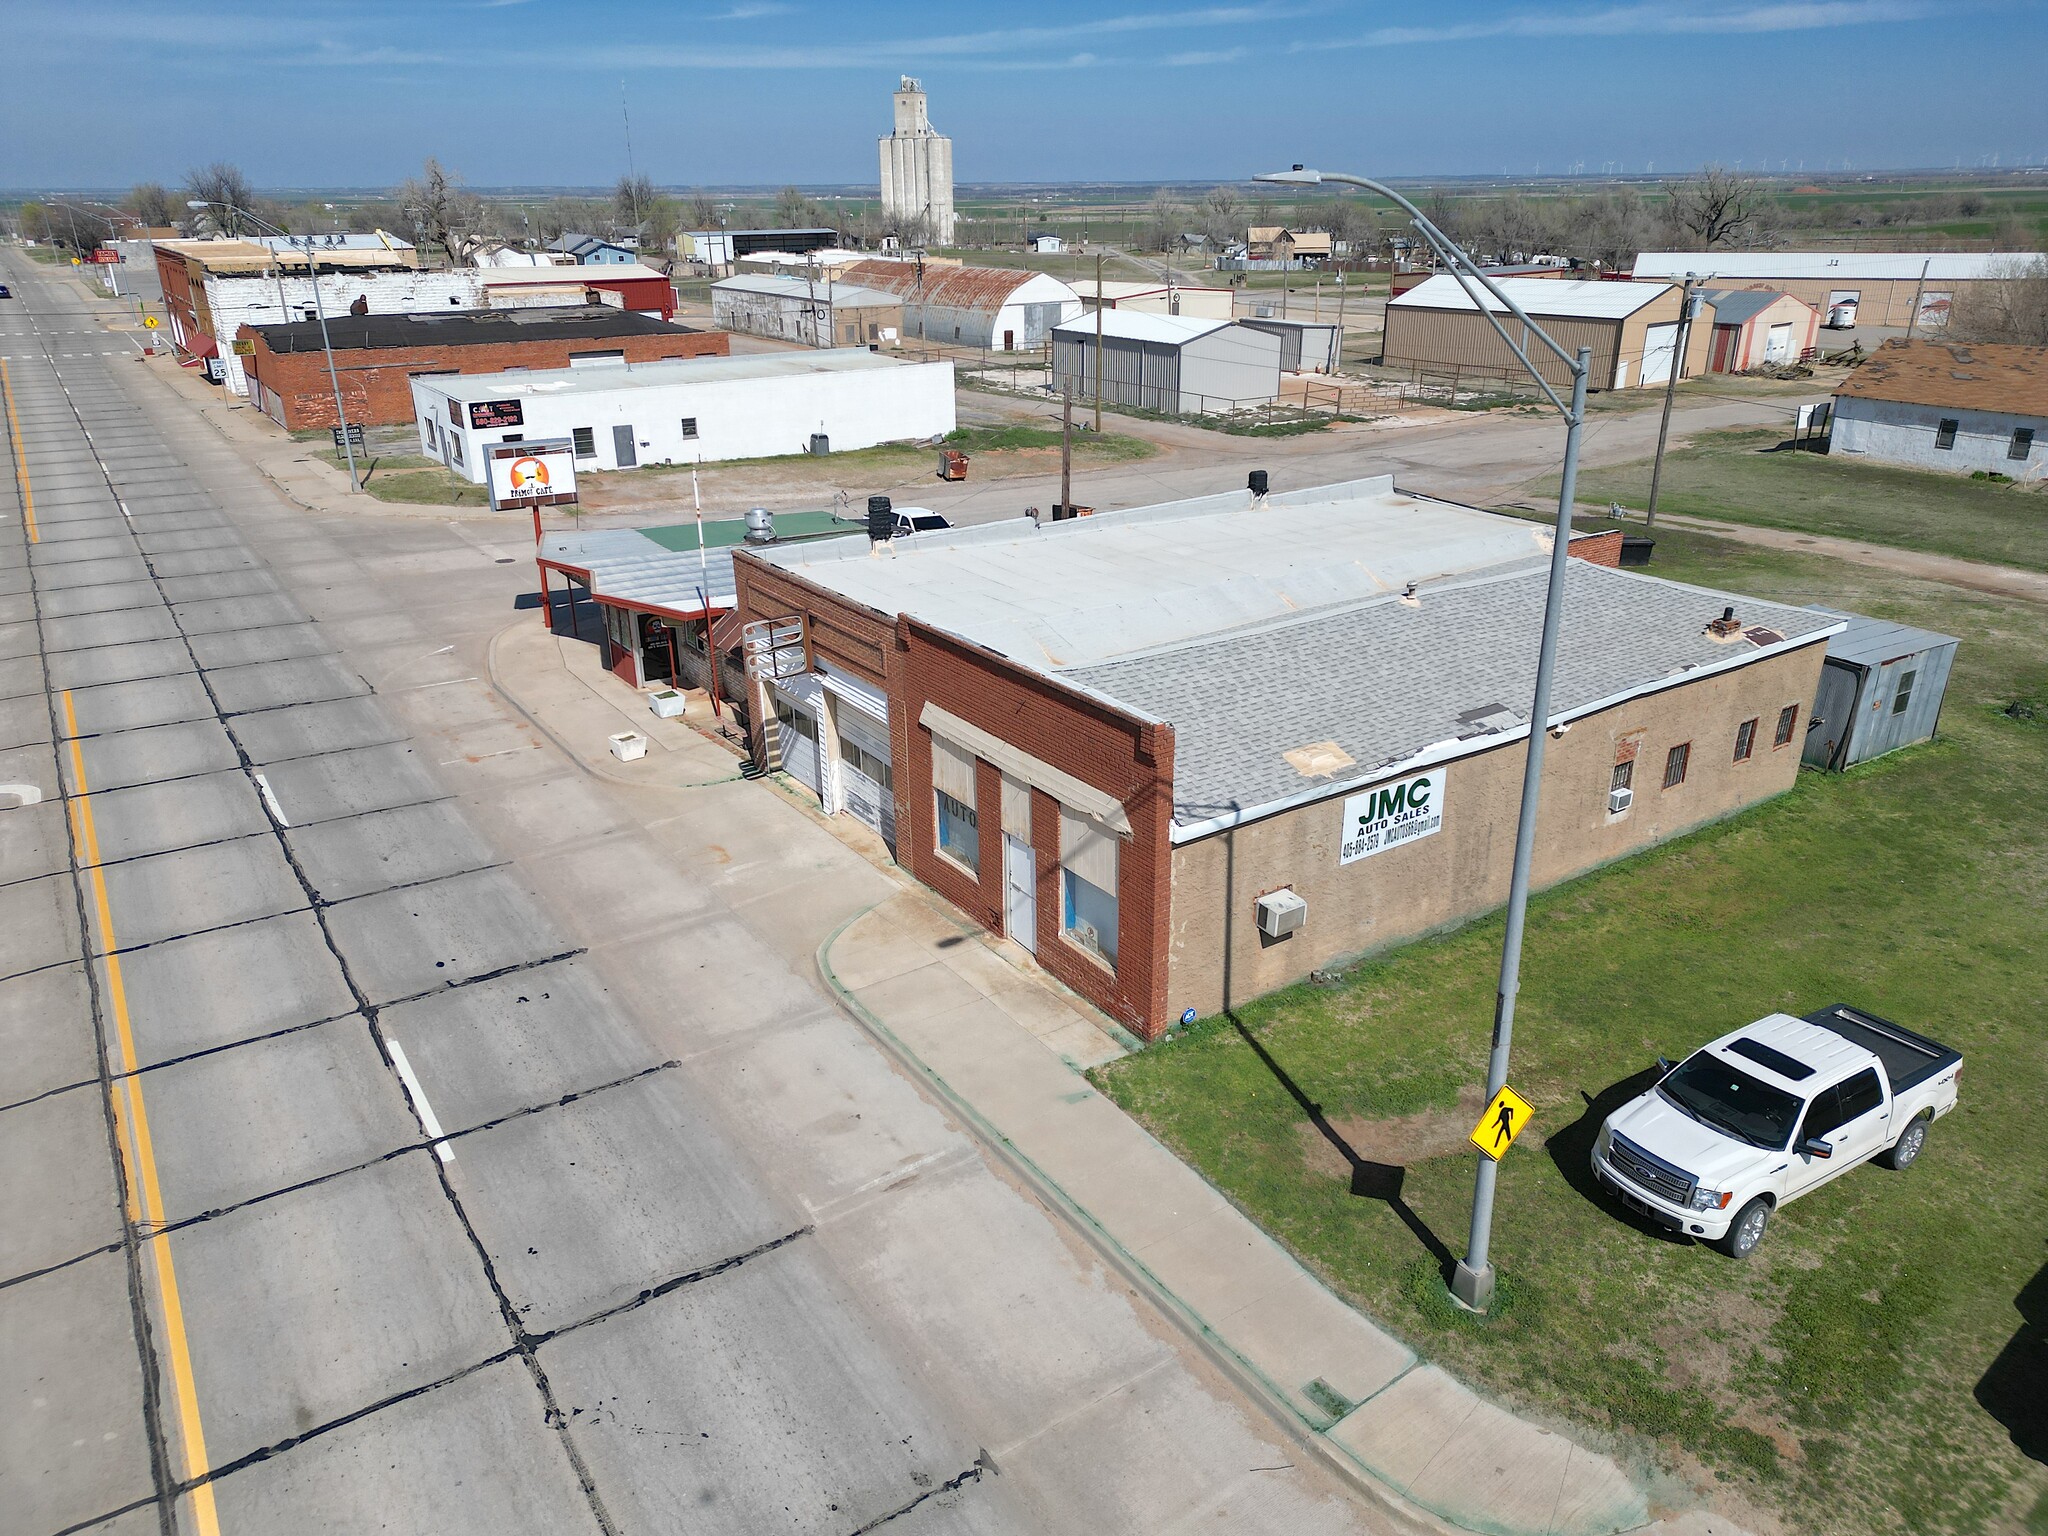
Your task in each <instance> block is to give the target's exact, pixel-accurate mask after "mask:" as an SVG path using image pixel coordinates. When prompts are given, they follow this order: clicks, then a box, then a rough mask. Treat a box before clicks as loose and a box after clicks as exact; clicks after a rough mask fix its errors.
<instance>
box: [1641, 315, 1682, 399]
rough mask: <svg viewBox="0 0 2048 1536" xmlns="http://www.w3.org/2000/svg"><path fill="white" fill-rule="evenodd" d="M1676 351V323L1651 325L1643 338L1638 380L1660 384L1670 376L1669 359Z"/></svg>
mask: <svg viewBox="0 0 2048 1536" xmlns="http://www.w3.org/2000/svg"><path fill="white" fill-rule="evenodd" d="M1677 351H1678V325H1677V323H1676V322H1673V323H1672V324H1670V325H1653V326H1651V327H1650V329H1649V330H1648V332H1646V333H1645V335H1644V338H1643V372H1642V377H1641V380H1640V382H1642V383H1644V384H1662V383H1663V382H1664V381H1665V380H1666V379H1668V378H1670V377H1671V359H1672V357H1673V356H1674V355H1675V354H1676V353H1677Z"/></svg>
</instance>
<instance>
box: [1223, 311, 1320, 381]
mask: <svg viewBox="0 0 2048 1536" xmlns="http://www.w3.org/2000/svg"><path fill="white" fill-rule="evenodd" d="M1237 323H1238V324H1239V325H1242V326H1246V327H1248V328H1249V329H1251V330H1254V331H1270V332H1271V333H1272V334H1273V335H1275V336H1278V337H1279V338H1280V366H1281V367H1282V368H1283V369H1285V370H1286V371H1287V372H1289V373H1300V372H1302V371H1303V370H1307V371H1308V372H1311V373H1335V372H1336V371H1337V351H1338V340H1337V327H1336V325H1335V324H1334V323H1332V322H1329V321H1320V320H1285V319H1281V318H1280V317H1278V316H1275V315H1246V316H1245V317H1244V318H1242V319H1241V320H1239V321H1238V322H1237Z"/></svg>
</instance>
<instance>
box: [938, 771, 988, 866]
mask: <svg viewBox="0 0 2048 1536" xmlns="http://www.w3.org/2000/svg"><path fill="white" fill-rule="evenodd" d="M932 794H933V797H934V798H935V799H936V800H937V801H938V807H939V851H940V852H941V853H943V854H945V855H946V856H947V857H948V858H950V859H952V860H954V861H955V862H956V863H959V864H963V865H965V866H966V867H967V868H968V869H970V870H972V871H974V873H976V874H977V875H978V874H980V873H981V820H980V818H979V817H978V816H976V814H975V812H974V808H973V807H972V806H969V805H962V804H961V803H960V802H959V801H958V800H955V799H954V798H953V797H952V796H951V795H949V794H947V793H946V792H945V791H944V790H943V789H938V790H934V791H932Z"/></svg>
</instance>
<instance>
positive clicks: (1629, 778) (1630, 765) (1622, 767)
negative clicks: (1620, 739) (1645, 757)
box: [1607, 758, 1636, 789]
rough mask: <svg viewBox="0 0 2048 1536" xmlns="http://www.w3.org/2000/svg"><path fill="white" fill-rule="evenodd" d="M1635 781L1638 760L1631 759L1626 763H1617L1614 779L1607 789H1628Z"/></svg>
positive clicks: (1609, 782) (1610, 781)
mask: <svg viewBox="0 0 2048 1536" xmlns="http://www.w3.org/2000/svg"><path fill="white" fill-rule="evenodd" d="M1635 781H1636V760H1635V759H1634V758H1630V759H1629V760H1628V761H1627V762H1625V763H1616V764H1615V765H1614V777H1613V778H1612V779H1610V780H1609V781H1608V784H1607V787H1608V788H1609V789H1627V788H1628V787H1629V786H1630V785H1632V784H1634V783H1635Z"/></svg>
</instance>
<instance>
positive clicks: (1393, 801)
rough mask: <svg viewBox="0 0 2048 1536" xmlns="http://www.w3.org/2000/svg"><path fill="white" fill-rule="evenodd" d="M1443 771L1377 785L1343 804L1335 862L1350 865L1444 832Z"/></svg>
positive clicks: (1353, 796) (1439, 770) (1419, 774)
mask: <svg viewBox="0 0 2048 1536" xmlns="http://www.w3.org/2000/svg"><path fill="white" fill-rule="evenodd" d="M1443 824H1444V770H1443V769H1441V768H1433V769H1431V770H1430V771H1429V772H1428V773H1418V774H1416V775H1415V777H1414V778H1412V779H1402V780H1400V781H1399V782H1397V783H1393V784H1380V785H1376V786H1375V787H1374V788H1372V789H1368V790H1366V791H1365V792H1364V793H1362V794H1356V795H1352V796H1350V797H1349V798H1348V799H1346V800H1345V802H1344V827H1343V832H1342V834H1341V838H1340V841H1339V842H1338V845H1337V862H1338V863H1339V864H1350V863H1353V862H1355V861H1357V860H1359V859H1364V858H1370V857H1371V856H1372V855H1373V854H1375V853H1385V852H1386V851H1387V850H1388V849H1389V848H1398V847H1399V846H1400V845H1401V844H1403V843H1412V842H1414V841H1415V839H1417V838H1418V837H1429V836H1431V835H1432V834H1434V833H1436V832H1440V831H1442V830H1443Z"/></svg>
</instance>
